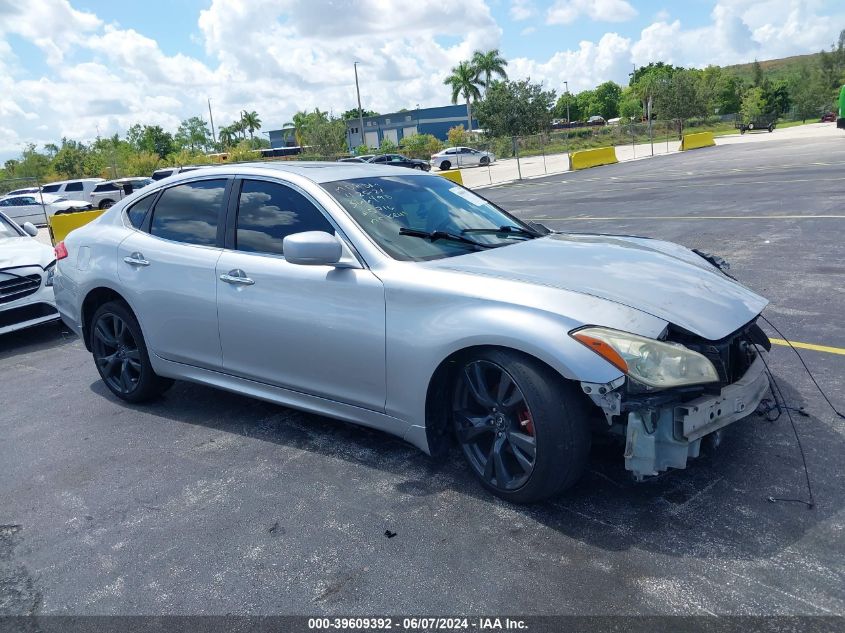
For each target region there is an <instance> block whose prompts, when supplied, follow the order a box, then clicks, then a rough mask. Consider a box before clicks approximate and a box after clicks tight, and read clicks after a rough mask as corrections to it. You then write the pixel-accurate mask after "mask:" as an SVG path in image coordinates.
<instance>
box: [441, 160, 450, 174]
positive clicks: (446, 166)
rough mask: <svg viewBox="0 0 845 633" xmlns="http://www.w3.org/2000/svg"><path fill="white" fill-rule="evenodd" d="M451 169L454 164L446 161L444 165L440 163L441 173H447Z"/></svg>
mask: <svg viewBox="0 0 845 633" xmlns="http://www.w3.org/2000/svg"><path fill="white" fill-rule="evenodd" d="M451 168H452V163H450V162H449V161H448V160H444V161H443V162H442V163H440V171H447V170H449V169H451Z"/></svg>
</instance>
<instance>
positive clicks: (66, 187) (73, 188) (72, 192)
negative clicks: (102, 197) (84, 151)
mask: <svg viewBox="0 0 845 633" xmlns="http://www.w3.org/2000/svg"><path fill="white" fill-rule="evenodd" d="M105 181H106V180H105V178H77V179H76V180H60V181H58V182H50V183H47V184H46V185H44V186H43V187H41V192H42V193H52V194H55V195H57V196H62V197H63V198H67V199H68V200H81V201H82V202H88V201H89V196H90V195H91V192H92V191H94V187H96V186H97V184H98V183H101V182H105Z"/></svg>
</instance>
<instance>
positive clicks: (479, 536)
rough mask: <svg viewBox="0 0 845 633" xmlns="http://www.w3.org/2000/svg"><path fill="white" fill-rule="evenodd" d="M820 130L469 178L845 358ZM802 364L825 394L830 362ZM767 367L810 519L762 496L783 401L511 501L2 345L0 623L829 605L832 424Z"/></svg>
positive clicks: (838, 151) (843, 398) (251, 412)
mask: <svg viewBox="0 0 845 633" xmlns="http://www.w3.org/2000/svg"><path fill="white" fill-rule="evenodd" d="M835 132H836V131H835V130H832V133H831V138H830V139H824V140H819V141H815V140H814V141H813V142H812V144H810V145H808V144H807V143H806V142H803V143H802V142H796V141H783V142H780V141H778V142H775V141H772V142H768V143H759V144H747V145H733V146H724V147H716V148H712V149H706V150H699V151H696V152H691V153H689V154H684V155H675V156H667V157H660V158H655V159H652V160H644V161H637V162H632V163H625V164H619V165H614V166H610V167H606V168H600V169H595V170H590V171H586V172H581V173H575V174H565V175H559V176H552V177H549V178H545V179H541V180H534V181H530V182H523V183H517V184H515V185H510V186H503V187H496V188H492V189H486V190H484V192H483V193H484V195H486V196H489V197H490V198H492V199H494V200H496V201H497V202H499V203H500V204H502V205H503V206H505V207H506V208H509V209H514V210H515V211H516V212H517V213H519V214H521V215H523V216H524V217H532V218H535V219H538V220H541V221H544V222H547V223H548V224H549V225H550V226H553V227H554V228H566V229H567V230H577V231H597V232H620V233H635V234H640V235H649V236H654V237H658V238H663V239H670V240H673V241H677V242H680V243H682V244H685V245H687V246H690V247H697V248H704V249H706V250H710V251H712V252H715V253H717V254H719V255H722V256H723V257H725V258H726V259H727V260H729V261H731V262H732V263H733V269H732V272H733V273H734V274H735V275H736V276H738V277H739V278H740V279H741V280H743V281H744V282H745V283H747V284H748V285H749V286H750V287H751V288H753V289H755V290H757V291H758V292H760V293H762V294H764V295H765V296H767V297H769V298H770V299H771V301H772V305H771V306H770V307H769V308H768V310H767V314H768V315H769V317H770V318H771V319H772V320H773V321H774V322H775V323H776V324H777V325H778V326H779V327H780V328H781V329H782V330H783V331H784V333H785V334H786V335H787V336H789V337H792V338H795V339H796V340H799V341H805V342H811V343H818V344H823V345H829V346H838V347H845V326H843V321H842V316H841V315H842V314H843V312H845V301H843V294H842V288H843V279H845V277H844V276H843V275H845V267H843V264H842V246H841V236H842V234H843V228H845V219H842V218H838V219H837V218H835V217H834V218H829V217H826V218H822V217H815V216H831V215H832V216H835V215H837V214H838V215H842V214H843V213H845V208H843V191H845V175H843V165H845V136H843V135H841V134H836V133H835ZM802 153H804V154H811V156H805V157H804V158H801V157H800V155H801V154H802ZM795 156H799V157H798V158H796V157H795ZM811 162H814V163H820V164H813V165H811V164H810V163H811ZM789 165H792V166H789ZM563 181H565V182H563ZM785 215H799V216H802V217H798V218H792V219H790V218H786V217H769V216H785ZM712 216H737V218H736V219H701V218H708V217H712ZM758 216H766V217H763V218H762V219H761V218H758ZM811 216H814V217H811ZM595 218H609V219H595ZM643 218H656V219H643ZM693 218H698V219H693ZM804 354H805V357H806V359H807V361H808V362H809V364H810V365H811V367H813V369H814V370H815V372H816V374H817V376H818V378H819V380H820V382H821V383H822V385H823V386H824V387H825V388H826V389H827V390H828V393H829V395H830V397H831V399H832V400H833V401H834V402H835V403H836V404H837V405H838V406H839V407H840V408H845V392H843V388H842V386H841V385H842V379H841V378H842V371H843V368H845V356H836V355H831V354H822V353H817V352H811V351H807V352H805V353H804ZM770 365H771V367H772V369H773V371H774V374H775V376H776V377H777V379H778V380H779V382H780V383H781V386H782V387H783V389H784V391H785V392H786V396H787V399H788V401H789V403H790V405H792V406H795V407H799V406H804V407H806V409H807V411H808V412H809V413H810V417H802V416H796V418H795V419H796V423H797V424H798V427H799V431H800V433H801V438H802V441H803V443H804V448H805V450H806V453H807V459H808V462H809V465H810V470H811V475H812V479H813V484H814V486H815V494H816V501H817V505H816V507H815V508H814V509H813V510H808V509H807V508H805V507H804V506H802V505H800V504H791V503H781V504H773V503H770V502H769V501H767V499H768V497H771V496H774V497H800V498H804V497H805V495H806V491H805V487H804V475H803V471H802V467H801V458H800V455H799V453H798V451H797V448H796V445H795V439H794V437H793V435H792V431H791V429H790V427H789V423H788V421H787V419H786V417H785V416H784V417H782V418H781V419H780V420H778V421H777V422H767V421H765V420H764V419H762V418H761V417H759V416H755V417H752V418H749V419H748V420H746V421H745V422H742V423H740V424H737V425H735V426H734V427H733V428H731V429H730V430H729V433H728V434H727V437H726V440H725V442H724V443H723V445H722V447H721V449H720V451H719V452H717V453H716V454H715V455H714V456H712V457H711V456H708V457H703V458H701V459H699V460H696V461H694V462H692V463H691V465H690V467H689V468H688V469H687V470H685V471H673V472H669V473H667V474H666V475H664V476H662V477H659V478H657V479H654V480H651V481H648V482H646V483H643V484H635V483H633V482H632V481H631V480H630V478H629V477H628V476H627V473H626V472H625V470H624V468H623V460H622V457H621V454H620V451H619V449H618V448H616V447H612V446H603V445H597V446H595V448H594V450H593V453H592V457H591V462H590V467H589V471H588V473H587V474H586V476H585V477H584V479H583V480H582V481H581V482H580V483H579V484H578V485H577V486H576V488H575V489H574V490H572V491H571V492H569V493H567V494H566V495H565V496H563V497H561V498H560V499H558V500H556V501H554V502H552V503H547V504H542V505H537V506H531V507H519V506H512V505H507V504H505V503H503V502H500V501H498V500H496V499H495V498H493V497H491V496H489V495H488V494H486V493H485V492H484V491H483V489H482V488H481V487H480V486H479V485H478V484H476V482H475V481H474V480H473V478H472V476H471V473H470V472H469V471H468V469H467V468H466V467H465V466H464V465H463V462H462V460H461V459H460V457H459V455H458V454H457V453H455V452H453V454H452V456H451V458H450V459H448V460H446V461H445V462H436V461H433V460H431V459H430V458H428V457H426V456H425V455H423V454H421V453H419V452H418V451H417V450H415V449H414V448H412V447H410V446H408V445H406V444H404V443H403V442H401V441H400V440H398V439H394V438H391V437H389V436H386V435H383V434H381V433H378V432H374V431H370V430H367V429H362V428H357V427H354V426H351V425H347V424H344V423H340V422H336V421H333V420H328V419H325V418H320V417H317V416H313V415H307V414H303V413H299V412H295V411H292V410H289V409H285V408H282V407H278V406H274V405H270V404H267V403H263V402H259V401H256V400H250V399H248V398H245V397H241V396H237V395H233V394H229V393H224V392H221V391H215V390H213V389H210V388H207V387H202V386H197V385H192V384H189V383H184V382H181V383H177V385H176V386H175V387H174V388H173V389H172V390H171V391H170V392H168V393H167V394H166V396H164V397H163V398H162V399H160V400H159V401H157V402H155V403H153V404H151V405H148V406H143V407H140V406H128V405H126V404H124V403H121V402H118V401H117V400H116V399H115V398H114V397H112V396H111V395H110V394H109V393H108V392H107V390H106V388H105V387H104V386H103V385H102V384H101V382H100V381H99V379H98V376H97V373H96V370H95V368H94V365H93V363H92V361H91V358H90V355H89V354H88V353H87V352H86V351H85V349H84V346H83V345H82V343H81V342H80V341H79V340H78V339H76V338H74V337H72V336H70V335H69V334H68V333H66V332H63V331H62V328H60V327H59V326H49V327H41V328H35V329H32V330H29V331H25V332H21V333H18V334H14V335H7V336H4V337H2V338H0V471H2V478H0V614H27V613H38V614H224V613H228V614H361V615H373V614H411V613H413V614H444V615H445V614H459V613H460V614H482V613H485V614H490V613H513V614H537V615H547V614H576V613H577V614H709V613H719V614H764V615H772V614H817V615H824V614H843V613H845V564H843V563H845V545H843V543H845V541H843V534H845V521H843V516H845V514H843V505H844V504H845V487H843V483H845V472H843V467H842V466H843V463H845V461H843V455H845V433H844V432H843V431H844V430H845V426H843V422H842V420H837V419H835V418H834V417H833V415H832V414H831V413H830V411H829V410H827V409H826V408H825V406H824V405H823V403H822V402H821V400H820V398H819V397H818V396H817V394H816V393H814V391H813V389H812V385H811V384H810V382H809V380H808V379H807V377H806V375H804V374H803V373H802V371H801V368H800V365H799V364H798V363H797V362H796V360H795V359H794V357H793V356H791V353H790V352H789V351H788V349H786V348H782V347H776V348H774V350H773V352H772V354H771V356H770ZM387 530H389V531H390V532H395V534H396V535H395V536H394V537H393V538H387V537H386V536H385V531H387Z"/></svg>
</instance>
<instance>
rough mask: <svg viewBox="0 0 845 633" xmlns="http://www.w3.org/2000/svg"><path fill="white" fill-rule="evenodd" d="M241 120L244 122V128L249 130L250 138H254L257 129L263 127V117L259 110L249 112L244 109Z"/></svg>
mask: <svg viewBox="0 0 845 633" xmlns="http://www.w3.org/2000/svg"><path fill="white" fill-rule="evenodd" d="M241 122H242V123H243V126H244V129H245V130H246V131H247V132H249V138H250V139H252V138H253V137H254V136H255V131H256V130H260V129H261V119H260V118H259V116H258V112H256V111H255V110H253V111H252V112H247V111H246V110H244V111H243V112H242V113H241Z"/></svg>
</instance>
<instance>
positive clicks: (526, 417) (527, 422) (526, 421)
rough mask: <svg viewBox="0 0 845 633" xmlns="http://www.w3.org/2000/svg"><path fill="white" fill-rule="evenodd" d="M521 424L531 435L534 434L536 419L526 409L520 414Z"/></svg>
mask: <svg viewBox="0 0 845 633" xmlns="http://www.w3.org/2000/svg"><path fill="white" fill-rule="evenodd" d="M518 419H519V425H520V426H521V427H522V428H524V429H525V431H526V432H527V433H528V435H530V436H532V437H533V436H534V420H532V419H531V412H530V411H529V410H528V409H525V410H524V411H522V412H521V413H520V414H519V417H518Z"/></svg>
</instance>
